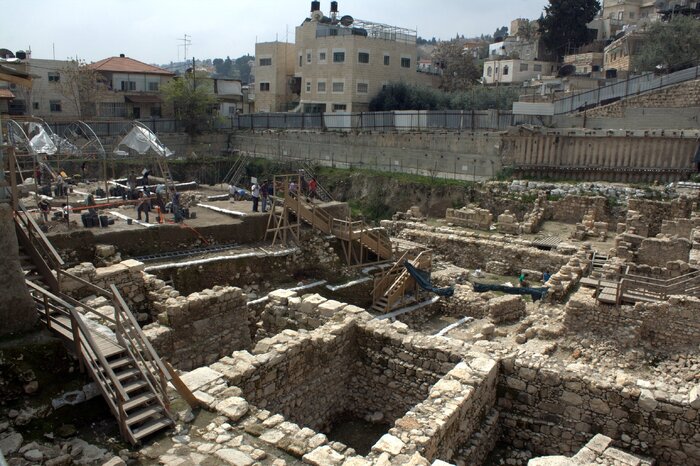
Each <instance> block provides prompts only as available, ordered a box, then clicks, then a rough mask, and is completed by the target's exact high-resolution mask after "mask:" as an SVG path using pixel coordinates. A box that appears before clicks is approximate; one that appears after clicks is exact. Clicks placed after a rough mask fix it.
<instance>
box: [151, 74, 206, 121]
mask: <svg viewBox="0 0 700 466" xmlns="http://www.w3.org/2000/svg"><path fill="white" fill-rule="evenodd" d="M161 92H162V94H163V97H164V98H165V101H166V102H168V103H169V104H172V106H173V108H174V109H175V115H176V116H177V118H178V119H179V120H180V121H182V122H183V123H184V125H185V131H186V132H187V133H189V134H195V133H198V132H199V131H200V130H201V129H202V127H203V126H204V125H205V124H206V122H207V120H208V119H209V117H210V116H211V114H212V111H213V109H214V107H215V106H216V96H215V95H214V85H213V81H212V80H211V79H209V78H208V77H207V74H206V73H201V72H200V73H186V74H185V75H183V76H178V77H177V78H175V79H172V80H170V82H168V83H167V84H165V85H164V86H163V87H162V89H161Z"/></svg>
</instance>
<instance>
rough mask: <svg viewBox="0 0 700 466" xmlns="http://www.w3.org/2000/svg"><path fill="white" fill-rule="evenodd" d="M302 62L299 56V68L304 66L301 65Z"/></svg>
mask: <svg viewBox="0 0 700 466" xmlns="http://www.w3.org/2000/svg"><path fill="white" fill-rule="evenodd" d="M302 60H303V57H302V56H301V55H299V68H301V67H302V66H304V64H303V63H302Z"/></svg>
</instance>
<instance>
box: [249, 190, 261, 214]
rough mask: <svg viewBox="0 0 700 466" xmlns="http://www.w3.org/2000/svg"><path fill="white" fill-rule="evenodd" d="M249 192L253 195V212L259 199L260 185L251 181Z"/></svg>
mask: <svg viewBox="0 0 700 466" xmlns="http://www.w3.org/2000/svg"><path fill="white" fill-rule="evenodd" d="M250 194H251V195H252V196H253V212H258V202H259V201H260V186H259V185H258V183H253V186H251V187H250Z"/></svg>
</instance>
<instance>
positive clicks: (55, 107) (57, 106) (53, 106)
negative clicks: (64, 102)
mask: <svg viewBox="0 0 700 466" xmlns="http://www.w3.org/2000/svg"><path fill="white" fill-rule="evenodd" d="M49 109H50V110H51V111H52V112H60V111H61V101H60V100H49Z"/></svg>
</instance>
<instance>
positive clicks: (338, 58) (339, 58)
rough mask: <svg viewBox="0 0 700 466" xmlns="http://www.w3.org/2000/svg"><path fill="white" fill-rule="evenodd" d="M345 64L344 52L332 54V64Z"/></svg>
mask: <svg viewBox="0 0 700 466" xmlns="http://www.w3.org/2000/svg"><path fill="white" fill-rule="evenodd" d="M343 62H345V52H333V63H343Z"/></svg>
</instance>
